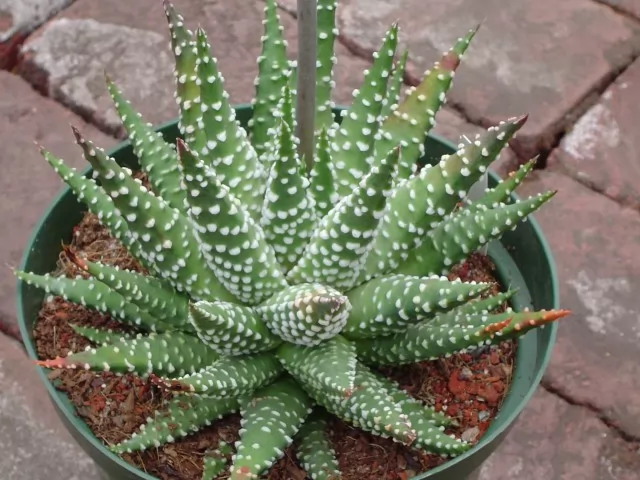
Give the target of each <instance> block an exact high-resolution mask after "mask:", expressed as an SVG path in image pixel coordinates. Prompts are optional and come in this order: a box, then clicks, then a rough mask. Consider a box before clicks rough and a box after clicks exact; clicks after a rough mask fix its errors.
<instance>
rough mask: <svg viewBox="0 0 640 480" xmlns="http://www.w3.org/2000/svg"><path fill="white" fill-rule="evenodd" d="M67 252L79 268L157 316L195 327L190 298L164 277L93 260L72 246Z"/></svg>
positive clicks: (184, 326)
mask: <svg viewBox="0 0 640 480" xmlns="http://www.w3.org/2000/svg"><path fill="white" fill-rule="evenodd" d="M64 251H65V254H66V256H67V258H68V259H69V260H70V261H71V262H73V263H74V264H75V265H76V266H77V267H78V268H80V269H82V270H84V271H85V272H88V273H89V274H91V275H92V276H93V277H94V278H96V279H98V280H99V281H100V282H102V283H104V284H105V285H107V286H108V287H109V288H111V290H113V291H114V292H117V293H119V294H120V295H122V296H123V297H124V298H125V300H127V301H128V302H131V303H133V304H135V305H137V306H138V308H140V309H141V310H144V311H146V312H148V313H149V314H150V315H151V316H153V317H154V318H157V319H158V320H160V321H162V322H163V323H165V324H167V325H171V326H174V327H177V328H182V329H184V328H186V329H187V330H190V329H191V327H190V325H188V324H187V313H188V310H187V305H188V303H189V299H188V298H187V297H186V296H185V295H183V294H181V293H179V292H176V291H175V290H174V289H172V288H170V287H169V286H168V285H167V284H166V283H164V282H163V281H162V280H159V279H157V278H155V277H152V276H149V275H143V274H141V273H137V272H134V271H132V270H125V269H121V268H119V267H117V266H110V265H105V264H101V263H94V262H90V261H88V260H85V259H83V258H81V257H80V256H78V255H76V254H75V253H73V251H72V250H71V249H70V248H65V249H64Z"/></svg>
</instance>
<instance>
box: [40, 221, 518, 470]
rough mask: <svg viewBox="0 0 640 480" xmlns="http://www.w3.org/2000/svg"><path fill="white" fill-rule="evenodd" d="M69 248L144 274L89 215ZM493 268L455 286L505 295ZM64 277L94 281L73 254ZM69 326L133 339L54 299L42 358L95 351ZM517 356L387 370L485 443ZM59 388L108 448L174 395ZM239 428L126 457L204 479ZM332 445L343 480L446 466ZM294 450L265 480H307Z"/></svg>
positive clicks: (344, 436) (468, 266)
mask: <svg viewBox="0 0 640 480" xmlns="http://www.w3.org/2000/svg"><path fill="white" fill-rule="evenodd" d="M70 248H71V249H72V250H73V251H75V252H77V253H82V254H83V255H84V256H85V257H86V258H87V259H88V260H92V261H99V262H103V263H106V264H110V265H117V266H119V267H121V268H128V269H132V270H137V271H141V272H142V271H143V270H142V269H141V267H140V265H139V264H138V263H137V262H136V261H135V260H134V259H133V258H132V257H131V256H130V255H129V254H128V253H127V251H126V249H125V248H124V247H122V245H121V244H120V243H119V242H118V241H117V240H115V239H113V238H112V237H110V236H109V234H108V232H107V230H106V229H105V228H104V227H102V225H101V224H100V223H99V221H98V219H97V218H96V217H95V216H94V215H92V214H86V215H85V216H84V218H83V220H82V221H81V223H80V224H79V225H78V226H77V227H76V228H75V229H74V231H73V237H72V241H71V244H70ZM493 268H494V267H493V265H492V264H491V262H490V260H489V259H488V258H487V257H486V256H484V255H482V254H480V253H475V254H473V255H471V256H470V257H469V259H468V260H467V262H466V263H464V264H462V265H459V266H457V267H456V268H454V269H453V270H452V271H451V274H450V275H449V278H450V279H454V278H460V279H461V280H463V281H472V280H475V281H478V282H492V283H493V284H494V287H493V288H492V289H491V290H490V291H489V292H487V293H486V295H494V294H496V293H498V291H499V286H498V283H497V280H496V279H495V277H494V275H493ZM58 272H64V273H65V274H66V275H68V276H75V275H86V274H85V273H84V272H83V271H81V270H79V269H78V268H77V267H76V266H75V265H73V264H72V263H70V262H68V261H67V260H66V257H65V256H64V255H61V256H60V259H59V261H58ZM70 324H75V325H81V326H92V327H96V328H101V329H104V328H111V329H113V330H116V331H131V329H130V328H129V327H127V326H123V325H122V324H121V323H119V322H118V321H116V320H113V319H111V318H110V317H109V316H108V315H102V314H100V313H97V312H95V311H92V310H89V309H87V308H84V307H82V306H80V305H77V304H73V303H70V302H66V301H64V300H63V299H62V298H60V297H55V298H53V299H52V300H51V301H49V302H45V303H44V305H43V307H42V309H41V311H40V313H39V316H38V320H37V323H36V326H35V341H36V348H37V352H38V356H39V358H41V359H46V358H55V357H56V356H58V355H62V356H64V355H66V354H67V353H68V352H69V351H73V352H79V351H82V350H84V348H85V347H86V346H87V345H89V342H88V341H87V340H86V339H85V338H84V337H82V336H80V335H78V334H76V333H75V332H74V331H73V330H72V329H71V327H70V326H69V325H70ZM515 348H516V343H515V342H513V341H507V342H503V343H501V344H498V345H495V346H491V347H489V348H486V349H484V350H482V351H481V353H480V354H475V355H471V354H466V353H465V354H457V355H453V356H451V357H450V358H446V359H439V360H435V361H429V362H421V363H416V364H412V365H405V366H401V367H392V368H389V367H387V368H382V369H380V372H381V373H383V374H385V375H386V376H387V377H390V378H393V379H394V380H396V381H398V382H399V383H400V385H401V386H402V387H403V388H404V389H405V390H406V391H407V392H408V393H410V394H411V395H413V396H414V397H416V398H419V399H421V400H423V401H424V402H425V403H426V404H428V405H432V406H435V408H436V410H438V411H442V410H446V413H447V414H448V415H449V416H451V417H453V418H455V419H456V420H457V422H458V425H457V426H454V427H452V428H450V429H448V430H447V432H448V433H453V434H455V435H456V436H461V437H462V438H463V439H465V440H467V441H471V442H476V441H478V440H479V439H480V438H481V437H482V435H483V434H484V433H485V431H486V429H487V428H488V426H489V424H490V423H491V421H492V420H493V418H494V417H495V415H496V414H497V412H498V410H499V408H500V405H501V403H502V401H503V399H504V397H505V395H506V392H507V391H508V389H509V385H510V381H511V374H512V371H513V368H514V358H515ZM50 379H52V380H55V384H56V388H58V389H59V390H60V391H62V392H65V393H66V394H67V395H68V396H69V398H70V400H71V402H72V403H73V405H74V407H75V409H76V412H77V414H78V416H79V417H80V418H81V419H82V420H83V421H84V422H85V423H86V424H87V425H88V426H89V428H90V429H91V431H92V432H93V433H94V434H95V435H96V436H97V437H98V438H99V439H100V440H102V441H103V442H105V443H107V444H112V443H117V442H120V441H122V440H124V439H126V438H128V437H130V436H131V434H132V433H133V432H135V431H136V430H137V429H138V427H139V426H140V425H141V424H142V423H144V422H145V419H146V418H147V417H149V416H152V413H153V412H154V411H155V410H158V409H161V408H162V406H163V402H165V401H166V400H167V399H168V398H169V396H170V395H171V393H168V392H164V391H162V390H160V389H158V388H157V387H156V386H154V385H152V384H151V383H150V382H148V381H146V380H142V379H140V378H139V377H137V376H135V375H131V374H125V375H122V376H116V375H115V374H112V373H108V372H91V371H85V370H67V369H61V370H54V371H52V372H51V373H50ZM239 428H240V417H239V416H238V415H229V416H227V417H225V418H223V419H222V420H219V421H216V422H214V423H213V424H212V425H211V426H209V427H206V428H204V429H203V430H201V431H200V432H198V433H195V434H193V435H190V436H188V437H186V438H183V439H179V440H177V441H176V442H175V443H172V444H166V445H162V446H161V447H159V448H156V449H151V450H148V451H145V452H136V453H133V454H125V455H124V456H123V458H124V459H125V460H126V461H127V462H129V463H130V464H132V465H135V466H136V467H138V468H140V469H142V470H143V471H146V472H148V473H150V474H152V475H154V476H156V477H158V478H160V479H163V480H165V479H166V480H169V479H171V480H173V479H181V480H182V479H184V480H200V478H201V475H202V462H203V460H202V459H203V456H204V453H205V451H206V450H208V449H211V448H216V446H217V445H218V441H219V439H222V440H224V441H226V442H227V443H230V444H233V442H235V441H236V440H237V439H238V430H239ZM329 436H330V439H331V441H332V443H333V447H334V449H335V450H336V455H337V458H338V461H339V464H340V470H341V471H342V473H343V479H344V480H356V479H357V480H381V479H388V480H392V479H400V480H406V479H409V478H411V477H412V476H414V475H416V474H418V473H421V472H425V471H427V470H429V469H431V468H434V467H436V466H438V465H440V464H442V463H443V462H444V461H445V460H444V459H443V458H441V457H440V456H437V455H433V454H425V453H421V452H417V451H415V450H412V449H410V448H408V447H405V446H403V445H400V444H398V443H394V442H393V441H391V440H389V439H383V438H380V437H377V436H373V435H371V434H369V433H366V432H364V431H362V430H359V429H356V428H352V427H351V426H350V425H348V424H346V423H344V422H342V421H341V420H339V419H337V418H334V419H333V421H332V424H331V431H330V432H329ZM293 447H294V446H292V447H290V448H288V449H287V451H286V452H285V456H284V457H283V458H282V459H281V460H280V461H278V462H277V463H276V464H275V465H274V467H273V468H272V469H271V470H270V471H269V473H268V474H267V476H265V477H264V478H267V479H270V480H303V479H304V478H305V474H304V471H303V470H302V469H301V468H299V467H298V462H297V459H296V457H295V453H294V448H293ZM219 478H220V479H225V478H228V474H227V473H226V472H225V473H224V474H222V475H221V476H220V477H219Z"/></svg>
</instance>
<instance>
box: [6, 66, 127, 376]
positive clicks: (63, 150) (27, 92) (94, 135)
mask: <svg viewBox="0 0 640 480" xmlns="http://www.w3.org/2000/svg"><path fill="white" fill-rule="evenodd" d="M0 124H1V125H2V128H0V144H2V175H0V196H1V199H2V201H0V224H2V225H4V227H3V228H2V231H3V235H2V242H0V265H2V268H3V269H4V272H3V274H2V275H0V316H1V317H3V319H5V321H7V320H8V321H9V322H15V313H14V312H15V283H16V282H15V277H14V276H13V274H12V273H11V272H10V271H8V268H9V267H14V268H15V267H17V266H18V263H19V261H20V257H21V255H22V251H23V249H24V247H25V243H26V241H27V239H28V238H29V235H30V233H31V229H32V228H33V226H34V224H35V222H36V221H37V220H38V218H39V217H40V215H42V213H43V211H44V209H45V207H46V206H47V205H48V204H49V202H50V201H51V200H52V199H53V196H54V195H55V194H56V193H57V192H58V191H59V190H60V189H61V188H62V186H63V183H62V181H61V180H60V178H59V177H58V175H56V173H55V172H54V171H53V169H51V167H50V166H49V164H48V163H47V162H46V161H45V160H44V159H43V158H42V156H41V155H40V153H39V151H38V147H37V146H36V145H35V144H34V142H38V143H39V144H41V145H43V146H44V147H45V148H47V149H48V150H49V151H51V152H52V153H53V154H54V155H56V156H58V157H61V158H63V159H64V160H65V161H67V162H68V164H70V165H72V166H74V167H79V168H84V167H85V166H86V165H87V163H86V162H85V161H84V160H83V159H82V155H81V150H80V149H79V147H78V146H77V145H76V144H75V141H74V138H73V134H72V133H71V129H70V128H69V124H74V125H76V126H77V127H78V128H80V129H81V130H82V131H83V132H84V133H85V134H86V135H87V137H88V138H91V139H93V140H95V141H96V142H97V144H98V145H100V146H103V147H110V146H112V145H113V144H114V142H115V139H112V138H109V137H107V136H105V135H104V134H102V133H100V132H98V131H97V130H96V129H95V128H93V127H91V126H88V125H86V124H85V123H84V122H83V121H82V120H81V119H80V118H78V117H77V116H76V115H74V114H72V113H71V112H69V111H67V110H65V109H64V108H63V107H61V106H60V105H59V104H57V103H56V102H54V101H53V100H50V99H47V98H44V97H42V96H41V95H39V94H38V93H37V92H35V91H34V90H33V89H32V88H31V87H30V86H29V84H28V83H26V82H25V81H24V80H22V79H21V78H20V77H18V76H15V75H11V74H10V73H8V72H1V71H0ZM0 383H1V382H0Z"/></svg>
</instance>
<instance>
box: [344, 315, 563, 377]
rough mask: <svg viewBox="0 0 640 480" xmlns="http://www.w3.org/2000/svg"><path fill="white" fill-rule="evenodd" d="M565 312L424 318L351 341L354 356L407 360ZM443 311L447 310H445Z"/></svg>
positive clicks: (494, 337)
mask: <svg viewBox="0 0 640 480" xmlns="http://www.w3.org/2000/svg"><path fill="white" fill-rule="evenodd" d="M567 314H568V312H567V311H565V310H552V311H542V312H522V313H512V312H508V313H504V314H497V315H482V314H481V315H474V316H466V315H462V316H461V317H456V319H458V320H459V321H458V322H457V323H456V322H453V321H448V322H444V323H442V322H438V317H436V318H435V319H434V321H433V322H431V321H429V320H426V321H425V322H422V323H419V324H417V325H412V326H410V327H408V328H407V329H406V330H405V331H404V332H400V333H396V334H395V335H392V336H388V337H380V338H375V339H369V340H359V341H356V342H354V343H355V344H356V348H357V350H358V357H359V358H360V359H361V360H362V361H364V362H366V363H372V364H379V365H403V364H407V363H415V362H422V361H426V360H434V359H436V358H438V357H442V356H444V357H449V356H451V355H452V354H454V353H460V352H466V351H469V350H473V349H475V348H478V347H481V346H483V345H489V344H491V343H494V342H496V341H497V342H501V341H503V340H509V339H512V338H517V337H518V336H520V335H522V334H524V333H526V332H527V331H528V330H530V329H531V328H533V327H535V326H539V325H541V324H544V323H550V322H553V321H555V320H557V319H559V318H562V317H564V316H566V315H567ZM445 315H447V314H445Z"/></svg>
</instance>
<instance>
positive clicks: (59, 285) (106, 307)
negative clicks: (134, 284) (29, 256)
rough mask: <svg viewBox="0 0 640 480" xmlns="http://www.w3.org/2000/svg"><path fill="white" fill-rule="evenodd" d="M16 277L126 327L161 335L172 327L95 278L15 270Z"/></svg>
mask: <svg viewBox="0 0 640 480" xmlns="http://www.w3.org/2000/svg"><path fill="white" fill-rule="evenodd" d="M14 273H15V276H16V277H17V278H19V279H20V280H22V281H23V282H26V283H27V284H28V285H33V286H35V287H38V288H41V289H43V290H44V291H45V292H46V293H51V294H53V295H56V296H60V297H62V298H63V299H65V300H67V301H70V302H73V303H77V304H79V305H82V306H84V307H87V308H90V309H93V310H96V311H98V312H100V313H105V314H109V315H111V316H112V317H113V318H114V319H116V320H118V321H121V322H122V323H124V324H127V325H131V326H135V327H137V328H139V329H141V330H150V331H158V332H162V331H164V330H167V329H168V328H169V327H168V326H167V325H165V324H164V323H163V322H161V321H160V320H158V319H156V318H154V317H153V316H151V315H150V314H149V313H148V312H145V311H144V310H140V309H139V308H138V307H137V306H136V305H134V304H133V303H129V302H127V301H126V299H125V298H124V297H123V296H122V295H120V294H119V293H117V292H114V291H113V290H111V288H109V287H108V286H107V285H105V284H104V283H102V282H100V281H99V280H97V279H95V278H89V279H84V278H67V277H64V276H53V275H50V274H48V273H46V274H44V275H37V274H35V273H27V272H21V271H16V272H14Z"/></svg>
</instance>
